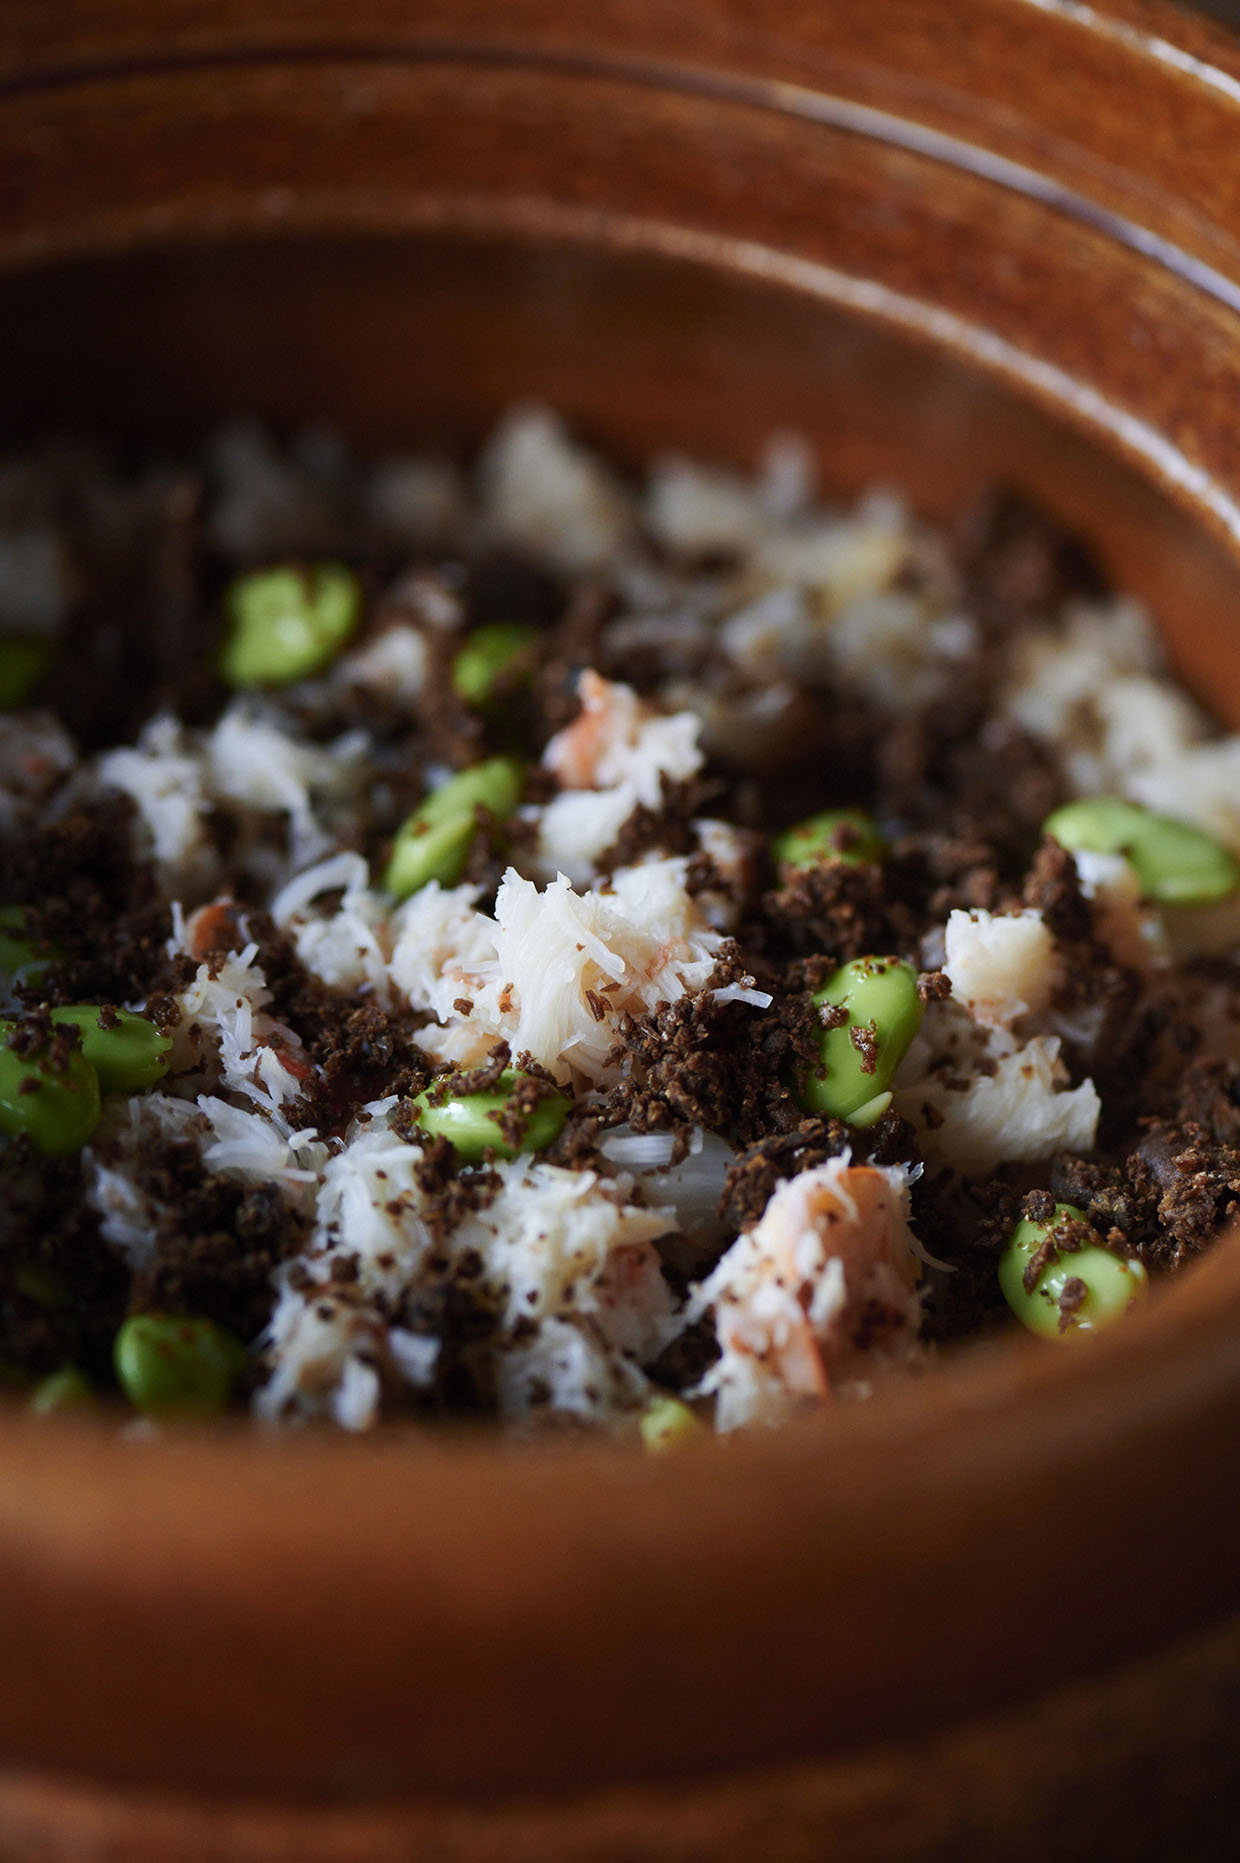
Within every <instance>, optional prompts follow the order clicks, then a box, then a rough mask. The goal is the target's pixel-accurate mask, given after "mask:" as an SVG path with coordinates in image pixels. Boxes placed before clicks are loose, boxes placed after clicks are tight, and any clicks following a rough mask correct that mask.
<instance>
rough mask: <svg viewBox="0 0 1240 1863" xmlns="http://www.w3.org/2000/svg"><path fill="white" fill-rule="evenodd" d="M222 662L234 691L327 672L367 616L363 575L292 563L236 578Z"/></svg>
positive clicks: (324, 565)
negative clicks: (363, 608) (358, 576)
mask: <svg viewBox="0 0 1240 1863" xmlns="http://www.w3.org/2000/svg"><path fill="white" fill-rule="evenodd" d="M226 606H227V610H228V618H229V622H230V624H231V626H230V632H229V636H228V640H227V642H226V644H225V647H224V652H223V656H222V658H221V662H220V671H221V672H222V674H223V676H224V678H225V679H226V680H227V682H228V684H229V685H230V686H242V687H246V686H285V685H289V684H291V682H292V681H293V680H295V679H305V678H307V677H308V676H309V675H310V674H311V673H318V672H321V671H322V669H323V668H324V667H325V666H326V665H327V664H328V662H329V661H330V660H332V659H333V658H334V656H335V655H336V654H337V653H338V652H339V650H340V648H341V647H343V646H344V643H345V642H346V641H347V640H348V638H349V636H350V635H351V634H352V632H353V630H354V628H355V627H356V626H357V623H358V619H359V617H360V615H361V612H362V591H361V585H360V584H359V582H358V579H357V577H356V576H355V575H354V574H353V571H352V570H351V569H346V568H345V566H344V564H343V563H313V564H308V565H306V566H304V567H303V566H300V565H297V566H293V565H286V566H285V567H282V568H278V569H259V570H255V571H253V572H252V573H251V574H250V575H246V576H238V578H237V580H236V581H235V582H234V583H233V584H232V586H231V588H230V589H229V591H228V596H227V601H226Z"/></svg>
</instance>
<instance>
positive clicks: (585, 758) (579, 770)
mask: <svg viewBox="0 0 1240 1863" xmlns="http://www.w3.org/2000/svg"><path fill="white" fill-rule="evenodd" d="M577 696H578V698H579V699H580V700H581V711H580V712H579V714H578V715H577V717H576V718H574V720H573V722H572V724H570V725H567V726H566V727H565V728H564V730H563V731H557V733H556V735H555V736H554V737H553V738H552V739H551V742H550V743H549V744H548V745H547V748H546V750H545V751H544V752H543V763H544V764H545V765H546V767H547V768H548V769H549V770H553V771H554V772H555V774H556V775H557V776H558V777H559V779H560V781H561V783H562V784H563V785H564V787H565V789H593V788H595V787H596V785H597V784H598V782H599V771H600V768H601V766H602V764H603V762H604V759H605V758H607V757H608V756H609V755H610V754H611V753H612V752H613V751H616V750H619V749H621V748H622V747H623V746H625V745H626V744H629V743H631V742H632V740H633V738H634V737H635V736H636V733H637V730H638V729H639V727H640V725H641V723H642V720H643V718H644V716H645V715H646V712H647V708H646V707H645V706H642V705H641V703H640V701H639V700H638V699H637V697H636V695H635V694H634V693H633V692H632V691H631V690H630V689H629V688H628V687H627V686H621V685H615V684H613V682H612V681H611V680H609V679H604V678H603V677H602V675H601V674H599V673H596V672H595V671H594V669H593V668H592V667H587V668H586V669H585V671H584V672H583V673H582V675H581V677H580V678H579V679H578V681H577Z"/></svg>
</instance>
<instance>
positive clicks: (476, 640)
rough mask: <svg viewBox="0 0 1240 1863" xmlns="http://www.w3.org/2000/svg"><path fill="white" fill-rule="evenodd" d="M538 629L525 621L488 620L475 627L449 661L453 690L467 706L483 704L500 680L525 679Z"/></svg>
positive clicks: (530, 668) (490, 696) (530, 665)
mask: <svg viewBox="0 0 1240 1863" xmlns="http://www.w3.org/2000/svg"><path fill="white" fill-rule="evenodd" d="M537 639H538V629H537V628H536V627H531V626H530V624H529V622H528V621H491V622H488V623H486V624H485V625H484V626H483V627H479V628H475V629H474V631H473V633H472V634H471V635H470V637H469V639H468V640H467V641H466V643H465V645H464V646H463V647H462V648H461V651H460V652H459V653H458V654H457V656H456V659H455V660H454V661H453V663H452V689H453V691H454V692H455V693H456V695H457V697H458V698H460V699H464V701H465V703H466V705H485V704H486V703H487V702H488V700H490V699H491V698H492V697H493V696H494V693H495V687H496V684H497V683H498V682H499V681H500V680H501V679H504V680H515V679H516V678H517V677H518V676H521V677H523V678H524V679H525V680H526V681H528V679H529V675H530V672H531V671H532V654H531V651H530V650H531V648H532V647H533V646H534V643H535V642H536V641H537Z"/></svg>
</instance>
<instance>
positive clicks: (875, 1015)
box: [797, 957, 922, 1126]
mask: <svg viewBox="0 0 1240 1863" xmlns="http://www.w3.org/2000/svg"><path fill="white" fill-rule="evenodd" d="M813 1000H814V1002H815V1003H817V1004H818V1006H819V1007H820V1008H826V1007H828V1006H829V1007H833V1008H836V1009H842V1010H845V1011H846V1012H847V1019H846V1020H845V1021H843V1022H841V1023H839V1024H838V1026H836V1027H834V1028H829V1029H827V1030H826V1031H825V1032H824V1034H823V1037H822V1061H823V1066H824V1068H825V1070H826V1071H825V1074H824V1075H823V1076H822V1077H821V1078H820V1077H819V1076H818V1074H817V1073H816V1072H815V1071H814V1070H813V1069H811V1070H810V1071H809V1072H808V1073H807V1074H806V1075H805V1076H804V1077H803V1078H802V1080H801V1082H800V1085H799V1090H798V1094H797V1098H798V1100H799V1102H800V1104H801V1106H802V1107H803V1108H804V1109H805V1111H806V1112H807V1113H826V1114H827V1115H828V1116H830V1117H833V1118H836V1119H847V1120H848V1121H849V1123H850V1124H852V1125H855V1126H867V1125H873V1124H874V1123H875V1122H876V1121H877V1120H879V1119H881V1117H882V1115H883V1114H884V1113H885V1112H886V1110H887V1108H888V1106H890V1104H891V1093H890V1087H891V1083H892V1081H893V1080H894V1078H895V1073H896V1069H897V1068H898V1067H899V1065H900V1063H901V1061H902V1060H903V1059H904V1056H905V1053H906V1051H907V1049H908V1045H909V1043H910V1042H911V1041H912V1039H913V1037H914V1035H915V1034H916V1033H917V1031H918V1029H919V1028H920V1027H921V1018H922V1005H921V999H920V997H919V996H918V994H917V972H916V971H915V970H914V969H913V967H912V965H911V964H905V963H903V962H902V961H901V960H900V959H899V958H894V957H857V958H854V959H853V960H852V962H851V963H849V964H842V965H841V966H840V968H839V969H838V970H837V971H836V972H835V974H834V975H833V976H831V977H829V978H828V979H827V981H826V983H825V984H824V985H823V986H822V988H821V989H820V990H815V992H814V997H813Z"/></svg>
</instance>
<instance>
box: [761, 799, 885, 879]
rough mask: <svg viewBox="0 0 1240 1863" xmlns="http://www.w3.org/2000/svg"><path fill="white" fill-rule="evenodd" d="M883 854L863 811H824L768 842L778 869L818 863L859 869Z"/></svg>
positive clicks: (870, 820)
mask: <svg viewBox="0 0 1240 1863" xmlns="http://www.w3.org/2000/svg"><path fill="white" fill-rule="evenodd" d="M886 852H887V843H886V842H885V841H884V840H883V837H882V835H881V834H880V833H879V832H878V828H877V826H876V824H875V822H874V820H873V817H872V816H869V815H867V814H866V813H865V811H864V810H863V809H827V810H825V811H824V812H823V813H822V814H821V815H811V816H810V817H809V819H808V820H807V821H803V822H796V823H795V824H794V825H793V826H792V827H791V828H785V829H784V831H783V833H782V834H778V835H776V837H775V839H774V840H773V841H772V843H771V853H772V854H773V855H774V857H775V862H776V865H777V866H779V867H781V868H795V867H814V866H817V865H818V864H819V862H830V863H839V864H840V865H841V866H845V867H860V866H864V865H866V864H868V863H870V862H875V861H880V860H882V858H883V856H884V855H885V854H886Z"/></svg>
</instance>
